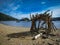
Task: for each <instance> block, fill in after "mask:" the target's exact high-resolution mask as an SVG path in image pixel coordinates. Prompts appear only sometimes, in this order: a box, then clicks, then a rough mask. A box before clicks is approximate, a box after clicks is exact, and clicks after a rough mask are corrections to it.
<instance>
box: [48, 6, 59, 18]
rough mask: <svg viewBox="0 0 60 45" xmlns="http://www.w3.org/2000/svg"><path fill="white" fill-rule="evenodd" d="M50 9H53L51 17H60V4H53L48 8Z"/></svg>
mask: <svg viewBox="0 0 60 45" xmlns="http://www.w3.org/2000/svg"><path fill="white" fill-rule="evenodd" d="M49 9H50V10H51V11H53V15H52V17H60V6H53V7H50V8H49Z"/></svg>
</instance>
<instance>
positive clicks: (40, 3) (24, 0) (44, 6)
mask: <svg viewBox="0 0 60 45" xmlns="http://www.w3.org/2000/svg"><path fill="white" fill-rule="evenodd" d="M48 9H50V10H51V11H53V17H60V0H0V12H2V13H5V14H8V15H10V16H12V17H15V18H18V19H21V18H23V17H29V16H30V13H32V14H36V13H41V12H42V13H43V12H44V11H46V10H48Z"/></svg>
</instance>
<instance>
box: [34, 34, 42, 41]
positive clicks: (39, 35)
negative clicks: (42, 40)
mask: <svg viewBox="0 0 60 45" xmlns="http://www.w3.org/2000/svg"><path fill="white" fill-rule="evenodd" d="M41 36H42V33H40V34H37V35H36V36H34V37H33V40H35V39H37V38H39V37H41Z"/></svg>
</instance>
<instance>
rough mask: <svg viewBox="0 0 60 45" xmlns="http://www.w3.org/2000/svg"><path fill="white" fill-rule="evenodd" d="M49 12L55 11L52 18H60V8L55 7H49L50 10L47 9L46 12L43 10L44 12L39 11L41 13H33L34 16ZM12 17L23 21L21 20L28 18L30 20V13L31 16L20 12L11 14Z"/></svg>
mask: <svg viewBox="0 0 60 45" xmlns="http://www.w3.org/2000/svg"><path fill="white" fill-rule="evenodd" d="M47 10H51V11H53V15H52V17H60V6H53V7H49V8H48V9H45V10H42V11H39V12H32V13H31V15H32V14H34V15H35V14H37V13H38V14H41V13H44V12H45V11H47ZM11 16H13V17H15V18H17V19H21V18H24V17H28V18H30V13H29V14H24V13H23V12H18V13H15V12H11Z"/></svg>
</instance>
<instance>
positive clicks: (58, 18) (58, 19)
mask: <svg viewBox="0 0 60 45" xmlns="http://www.w3.org/2000/svg"><path fill="white" fill-rule="evenodd" d="M52 20H53V21H60V17H55V18H52Z"/></svg>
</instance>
